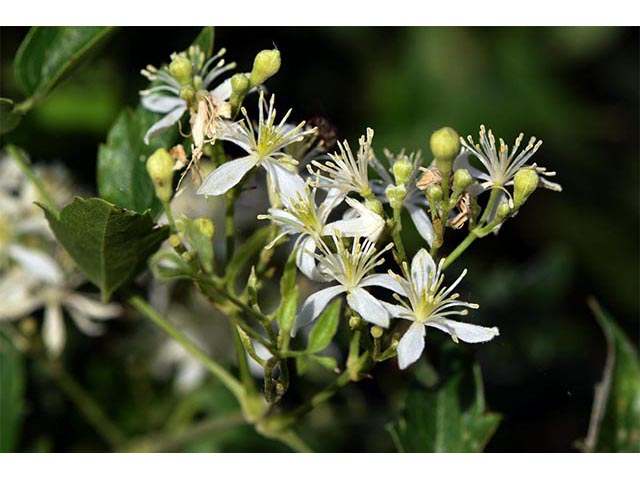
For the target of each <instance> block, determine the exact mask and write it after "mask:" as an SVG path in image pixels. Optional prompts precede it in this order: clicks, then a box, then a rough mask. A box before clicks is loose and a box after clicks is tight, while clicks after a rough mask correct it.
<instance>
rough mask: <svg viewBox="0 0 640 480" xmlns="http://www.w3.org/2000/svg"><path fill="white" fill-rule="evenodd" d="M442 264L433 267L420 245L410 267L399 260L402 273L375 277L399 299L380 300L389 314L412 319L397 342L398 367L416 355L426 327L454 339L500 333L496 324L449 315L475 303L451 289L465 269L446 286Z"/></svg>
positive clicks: (481, 339) (477, 338) (475, 340)
mask: <svg viewBox="0 0 640 480" xmlns="http://www.w3.org/2000/svg"><path fill="white" fill-rule="evenodd" d="M442 264H443V261H441V262H440V264H439V265H438V266H437V267H436V265H435V263H434V261H433V259H432V258H431V255H429V253H428V252H427V251H426V250H425V249H421V250H420V251H419V252H418V253H417V254H416V255H415V257H413V261H412V262H411V270H410V271H409V268H408V266H407V264H406V263H405V264H403V270H404V277H402V276H400V275H397V274H395V273H393V272H389V274H388V275H387V278H386V279H384V280H379V284H381V285H382V284H384V286H385V288H388V289H390V290H392V291H393V292H395V294H394V298H396V300H397V301H398V302H399V305H393V304H390V303H387V302H383V304H384V306H385V307H386V308H387V310H388V311H389V313H390V314H391V316H392V317H393V318H401V319H405V320H409V321H410V322H412V324H411V326H410V327H409V329H408V330H407V331H406V333H405V334H404V335H403V336H402V339H401V340H400V343H399V344H398V363H399V365H400V368H401V369H405V368H407V367H408V366H409V365H411V364H412V363H414V362H415V361H416V360H418V358H420V355H421V354H422V352H423V350H424V345H425V344H424V337H425V334H426V327H433V328H437V329H438V330H441V331H443V332H446V333H448V334H449V335H451V338H452V339H453V341H454V342H458V341H459V340H462V341H463V342H468V343H479V342H488V341H489V340H491V339H492V338H494V337H495V336H497V335H499V333H500V332H499V331H498V329H497V328H496V327H493V328H487V327H481V326H478V325H472V324H470V323H463V322H458V321H455V320H450V319H449V317H450V316H452V315H467V314H468V313H469V311H468V310H467V308H474V309H475V308H478V305H477V304H475V303H469V302H463V301H461V300H458V296H459V295H458V294H457V293H452V292H453V290H454V289H455V287H456V286H457V285H458V284H459V283H460V281H461V280H462V279H463V278H464V276H465V275H466V273H467V271H466V270H465V271H463V272H462V274H461V275H460V276H459V277H458V279H457V280H456V281H455V282H453V284H451V286H450V287H443V286H442V283H443V281H444V275H443V274H442ZM401 297H405V298H406V300H405V299H403V298H401Z"/></svg>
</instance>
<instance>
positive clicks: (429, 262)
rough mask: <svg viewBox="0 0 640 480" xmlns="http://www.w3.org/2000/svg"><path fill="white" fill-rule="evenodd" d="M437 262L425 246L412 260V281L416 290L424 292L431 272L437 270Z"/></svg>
mask: <svg viewBox="0 0 640 480" xmlns="http://www.w3.org/2000/svg"><path fill="white" fill-rule="evenodd" d="M435 269H436V264H435V262H434V261H433V258H431V255H429V252H427V251H426V250H425V249H424V248H421V249H420V250H419V251H418V253H416V255H415V257H413V260H412V261H411V281H412V282H413V284H414V286H415V287H416V290H417V291H418V292H422V291H423V290H424V289H426V288H427V285H428V282H429V274H430V273H431V272H435Z"/></svg>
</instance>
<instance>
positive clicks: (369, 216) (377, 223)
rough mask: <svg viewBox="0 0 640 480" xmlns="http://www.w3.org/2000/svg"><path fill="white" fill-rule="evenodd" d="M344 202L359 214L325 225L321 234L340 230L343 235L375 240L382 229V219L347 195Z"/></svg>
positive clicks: (334, 232)
mask: <svg viewBox="0 0 640 480" xmlns="http://www.w3.org/2000/svg"><path fill="white" fill-rule="evenodd" d="M346 202H347V203H348V204H349V205H350V206H351V207H353V209H354V210H355V211H356V212H357V213H358V214H359V216H357V217H353V218H348V219H343V220H338V221H336V222H332V223H330V224H328V225H326V226H325V228H324V229H323V230H322V233H323V235H335V234H336V233H337V232H340V234H341V235H342V236H345V237H366V238H368V239H369V240H371V241H372V242H375V241H376V240H377V239H378V237H379V236H380V233H381V232H382V230H383V229H384V226H385V221H384V219H383V218H382V217H381V216H380V215H378V214H377V213H374V212H372V211H371V210H369V209H368V208H367V207H365V206H364V205H362V204H361V203H360V202H358V201H356V200H354V199H352V198H348V197H347V198H346Z"/></svg>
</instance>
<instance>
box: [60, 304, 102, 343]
mask: <svg viewBox="0 0 640 480" xmlns="http://www.w3.org/2000/svg"><path fill="white" fill-rule="evenodd" d="M67 312H69V315H71V318H72V319H73V321H74V323H75V324H76V327H78V329H79V330H80V331H81V332H82V333H84V334H85V335H88V336H90V337H97V336H99V335H102V334H103V333H104V330H105V328H104V325H101V324H99V323H97V322H92V321H91V320H90V319H89V317H88V315H87V314H85V313H84V312H81V311H79V310H76V309H75V308H73V307H67Z"/></svg>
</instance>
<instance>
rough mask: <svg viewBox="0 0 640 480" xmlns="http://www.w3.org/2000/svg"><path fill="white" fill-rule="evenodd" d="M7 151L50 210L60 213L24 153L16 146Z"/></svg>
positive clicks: (8, 148) (9, 147)
mask: <svg viewBox="0 0 640 480" xmlns="http://www.w3.org/2000/svg"><path fill="white" fill-rule="evenodd" d="M7 151H8V152H9V155H11V157H12V158H13V159H14V160H15V161H16V163H17V164H18V166H19V167H20V170H22V173H24V175H25V177H27V178H28V179H29V181H30V182H31V183H33V186H34V187H36V189H37V190H38V193H39V194H40V196H41V197H42V200H43V201H44V203H46V204H47V207H48V208H49V210H51V211H53V212H56V213H58V206H57V205H56V202H55V200H54V199H53V197H52V196H51V195H50V194H49V192H48V191H47V189H46V188H45V186H44V184H43V183H42V181H41V180H40V179H39V178H38V177H37V176H36V174H35V173H33V170H32V169H31V165H30V164H29V160H27V157H26V156H25V154H24V152H23V151H22V150H21V149H19V148H18V147H16V146H15V145H8V146H7Z"/></svg>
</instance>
